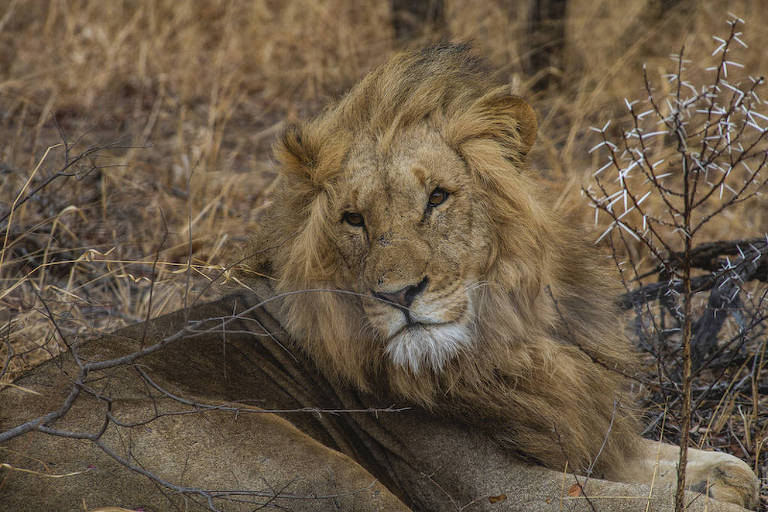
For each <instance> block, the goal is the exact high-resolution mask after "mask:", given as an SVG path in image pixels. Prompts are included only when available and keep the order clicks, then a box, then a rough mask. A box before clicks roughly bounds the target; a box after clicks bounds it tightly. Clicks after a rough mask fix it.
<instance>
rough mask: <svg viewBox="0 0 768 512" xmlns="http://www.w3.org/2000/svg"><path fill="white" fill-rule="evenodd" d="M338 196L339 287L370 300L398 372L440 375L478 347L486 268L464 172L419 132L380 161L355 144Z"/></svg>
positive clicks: (482, 233)
mask: <svg viewBox="0 0 768 512" xmlns="http://www.w3.org/2000/svg"><path fill="white" fill-rule="evenodd" d="M336 189H337V190H339V191H340V192H339V194H338V197H337V198H336V201H334V202H333V203H332V206H331V211H332V212H334V213H332V215H334V214H335V216H336V222H335V223H334V224H333V230H334V239H335V240H334V242H335V245H336V247H337V250H338V252H339V254H340V256H341V258H340V260H341V262H342V265H343V266H344V267H345V272H343V275H344V278H343V279H344V281H345V282H341V283H337V284H338V285H341V286H344V287H347V288H349V289H352V290H354V291H355V292H357V293H359V294H361V295H362V296H363V299H362V300H361V305H362V310H363V312H364V314H365V316H366V317H367V318H366V320H367V322H368V323H369V324H370V326H372V327H373V329H374V331H375V332H376V333H377V334H378V337H379V339H380V341H381V342H383V343H384V344H385V345H386V353H387V354H388V355H389V356H390V357H391V358H392V360H393V361H394V362H395V364H397V365H400V366H404V367H410V368H411V369H412V370H414V371H418V370H419V368H420V367H421V366H422V365H423V364H427V365H429V366H431V367H433V368H435V369H439V368H441V367H442V366H443V365H444V363H445V362H446V361H447V360H449V359H451V358H452V357H453V356H454V355H455V354H456V353H457V352H458V351H459V350H461V349H462V348H463V347H466V346H468V345H469V344H470V343H471V340H472V337H473V325H472V324H473V318H474V313H475V311H474V306H473V302H472V293H471V291H472V289H473V287H475V286H476V285H477V284H478V281H479V279H480V276H481V275H482V273H483V271H484V268H485V265H486V264H487V259H488V243H487V239H488V237H489V234H488V232H487V229H484V228H483V226H484V225H485V223H484V222H479V221H475V220H476V219H475V218H476V216H477V214H476V212H475V211H474V210H475V209H474V206H473V203H474V202H475V199H476V198H473V196H472V193H471V191H472V189H473V187H472V176H471V174H470V172H469V170H468V169H467V166H466V164H465V163H464V162H463V161H462V159H461V158H459V155H458V154H457V153H456V152H455V151H453V150H452V149H451V148H449V147H448V146H447V145H446V144H445V142H444V141H443V140H442V139H441V137H440V136H439V135H438V134H437V133H436V132H434V131H431V130H429V129H428V128H426V127H419V128H414V129H412V130H409V131H407V132H405V133H402V134H400V135H399V136H398V137H397V138H396V139H395V140H393V141H392V143H391V144H389V145H388V147H387V148H386V149H385V150H383V151H382V148H381V146H380V144H377V143H376V142H375V141H373V140H368V139H365V138H363V139H361V140H357V141H355V143H354V145H353V147H352V149H351V151H350V153H349V155H348V159H347V162H346V168H345V170H344V172H343V173H342V174H341V177H340V178H339V183H338V184H337V186H336ZM473 221H475V222H473Z"/></svg>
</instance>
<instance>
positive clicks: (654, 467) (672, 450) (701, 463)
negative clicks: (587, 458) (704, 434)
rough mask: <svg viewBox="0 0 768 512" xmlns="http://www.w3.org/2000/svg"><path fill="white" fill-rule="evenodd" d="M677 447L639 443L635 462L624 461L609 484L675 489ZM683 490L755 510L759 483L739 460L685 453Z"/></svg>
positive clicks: (708, 453) (718, 454) (716, 454)
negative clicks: (623, 464) (619, 482)
mask: <svg viewBox="0 0 768 512" xmlns="http://www.w3.org/2000/svg"><path fill="white" fill-rule="evenodd" d="M679 450H680V449H679V448H678V447H677V446H674V445H671V444H667V443H659V442H656V441H651V440H648V439H643V440H642V441H641V449H640V450H639V455H638V459H639V460H636V459H633V460H629V461H627V463H626V464H625V466H624V467H623V468H621V469H619V470H618V471H615V472H614V473H613V474H610V475H606V477H607V478H608V479H610V480H618V481H623V482H637V483H645V484H649V483H652V482H653V483H654V485H671V486H675V485H676V482H677V462H678V457H679ZM686 482H687V487H688V488H689V489H690V490H692V491H697V492H701V493H705V494H708V495H709V496H711V497H712V498H714V499H716V500H718V501H724V502H727V503H735V504H737V505H741V506H742V507H746V508H749V509H752V510H754V509H756V508H757V505H758V500H759V489H760V481H759V480H758V478H757V476H756V475H755V473H754V472H753V471H752V469H751V468H750V467H749V466H748V465H747V464H746V463H745V462H744V461H742V460H741V459H738V458H736V457H734V456H733V455H729V454H727V453H722V452H713V451H704V450H696V449H693V448H690V449H689V450H688V466H687V472H686Z"/></svg>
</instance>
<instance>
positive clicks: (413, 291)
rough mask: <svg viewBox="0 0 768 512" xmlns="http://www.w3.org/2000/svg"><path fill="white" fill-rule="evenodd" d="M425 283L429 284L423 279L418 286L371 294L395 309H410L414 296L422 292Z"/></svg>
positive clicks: (427, 280)
mask: <svg viewBox="0 0 768 512" xmlns="http://www.w3.org/2000/svg"><path fill="white" fill-rule="evenodd" d="M427 283H429V278H428V277H424V279H422V280H421V281H420V282H419V283H418V284H411V285H408V286H406V287H405V288H402V289H400V290H397V291H396V292H386V293H385V292H373V296H374V297H376V298H377V299H381V300H384V301H386V302H389V303H390V304H391V305H393V306H395V307H399V308H402V309H407V308H409V307H411V304H413V301H414V299H415V298H416V296H417V295H418V294H420V293H421V292H423V291H424V288H426V287H427Z"/></svg>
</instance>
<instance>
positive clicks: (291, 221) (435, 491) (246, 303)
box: [0, 46, 757, 512]
mask: <svg viewBox="0 0 768 512" xmlns="http://www.w3.org/2000/svg"><path fill="white" fill-rule="evenodd" d="M535 128H536V122H535V118H534V116H533V113H532V111H531V109H530V107H528V106H527V105H526V104H525V103H524V102H523V101H522V100H520V99H519V98H516V97H514V96H510V95H509V93H508V91H507V90H506V88H505V87H502V86H500V85H498V83H497V82H494V81H493V80H492V79H491V78H489V77H488V76H487V75H486V74H485V73H484V72H483V70H482V69H481V66H480V64H479V63H478V62H477V61H476V60H474V59H472V58H471V57H469V56H468V53H467V49H466V48H465V47H462V46H441V47H437V48H433V49H429V50H424V51H422V52H419V53H406V54H402V55H399V56H397V57H395V58H394V59H393V60H392V61H390V62H389V63H387V64H385V65H384V66H383V67H381V68H379V69H377V70H376V71H374V72H373V73H372V74H371V75H369V76H368V77H367V78H365V79H364V80H363V82H362V83H361V84H359V85H358V86H357V87H355V88H354V89H353V90H352V91H351V92H350V93H349V94H348V95H347V96H346V97H345V98H344V99H343V100H341V102H340V103H339V104H338V105H336V106H335V107H333V108H331V109H330V110H328V111H326V112H325V113H323V114H321V115H320V116H319V117H318V118H317V119H315V120H314V121H311V122H309V123H307V124H305V125H301V126H295V127H292V128H290V129H288V130H287V131H286V133H285V135H284V137H283V138H282V140H281V141H280V142H279V143H278V145H277V155H278V158H279V160H280V162H281V176H280V178H279V183H278V185H277V187H276V195H275V197H274V201H273V203H272V205H271V206H269V207H267V208H266V210H265V211H264V212H263V215H262V218H261V222H260V228H259V230H258V232H257V233H256V236H255V239H254V243H253V244H252V246H251V247H250V249H249V250H248V251H247V255H246V256H247V257H246V259H245V261H244V262H243V263H244V264H243V267H244V268H243V270H245V271H246V272H247V271H249V270H250V271H252V272H253V271H255V272H258V273H260V274H267V275H269V276H271V277H272V278H273V280H272V281H271V283H272V284H270V281H269V280H266V279H263V278H261V277H259V278H258V279H252V280H251V281H250V285H251V287H252V288H253V290H252V291H251V292H246V291H245V290H242V289H241V290H238V291H237V292H236V293H234V294H232V295H229V296H227V297H224V298H222V299H220V300H218V301H216V302H212V303H209V304H205V305H198V306H195V307H189V308H188V309H185V310H184V311H179V312H176V313H173V314H170V315H166V316H164V317H160V318H157V319H154V320H152V321H149V322H146V323H145V324H139V325H137V326H134V327H131V328H127V329H125V330H122V331H120V332H117V333H114V334H112V335H109V336H105V337H104V338H101V339H97V340H91V341H89V342H88V343H82V344H79V343H73V344H72V345H71V346H72V352H70V353H67V354H63V355H62V356H60V357H59V358H57V359H55V360H52V361H49V362H47V363H45V364H43V365H41V366H40V367H38V368H35V369H34V370H32V371H31V372H29V373H28V374H26V375H24V376H23V377H22V378H20V379H19V380H18V381H17V382H16V383H15V385H14V386H13V387H10V388H6V389H2V390H0V443H2V445H0V457H2V458H0V462H1V463H2V467H0V471H3V473H2V474H0V509H3V510H14V511H19V512H26V511H30V512H32V511H38V510H81V509H85V508H88V509H89V510H93V509H94V508H96V507H99V506H107V505H120V506H122V507H125V508H128V509H139V508H141V509H142V510H148V511H150V510H152V511H155V510H157V511H159V510H199V509H209V510H227V511H241V510H242V511H245V510H254V509H258V508H265V507H276V508H281V509H288V510H295V511H307V512H310V511H312V512H314V511H317V510H357V511H361V512H378V511H383V510H385V511H388V512H389V511H403V512H405V511H407V510H418V511H421V510H432V511H443V510H456V511H459V510H461V511H465V512H469V511H488V512H499V511H506V512H529V511H532V510H535V511H540V510H546V511H552V512H554V511H562V510H569V511H579V512H582V511H583V512H587V511H591V512H594V511H595V510H600V511H601V512H648V511H655V512H671V511H672V510H673V508H674V507H673V499H672V497H673V496H672V487H671V486H670V485H669V484H672V485H674V479H675V461H676V457H677V455H676V451H677V450H676V448H675V447H673V446H669V445H660V444H655V443H651V442H645V441H643V440H641V439H640V438H639V436H637V434H635V430H634V428H635V421H634V419H633V415H632V413H631V411H630V410H629V409H628V406H629V400H628V399H627V398H623V397H622V393H623V387H624V383H623V374H624V373H626V372H628V371H631V366H632V359H633V355H632V354H633V353H632V351H631V349H630V348H629V346H628V345H627V342H626V341H625V340H624V339H623V338H622V336H621V335H620V334H619V333H620V331H621V327H620V326H619V325H618V322H616V321H615V318H616V311H615V309H614V306H613V301H612V297H613V294H614V293H615V292H614V290H613V289H612V287H611V286H610V285H608V284H606V283H609V282H610V280H611V279H610V275H609V274H608V273H606V272H605V271H604V270H602V269H601V268H600V266H599V265H598V264H597V263H596V261H597V260H598V257H597V256H596V254H595V253H594V251H593V250H592V249H590V248H589V247H588V246H587V244H585V243H583V242H582V241H580V240H579V237H578V236H577V235H576V234H575V233H574V232H573V230H571V229H567V228H566V227H565V226H563V224H562V221H561V220H560V219H558V218H557V217H556V216H555V215H554V214H553V213H552V212H550V211H549V209H548V208H547V206H546V204H545V203H544V202H542V201H541V200H540V199H538V198H537V196H536V193H535V185H534V183H533V181H532V180H531V179H529V178H528V177H527V175H526V171H525V169H524V166H523V160H524V157H525V154H526V152H527V151H528V149H529V148H530V146H531V144H532V143H533V140H534V134H535ZM244 275H249V276H253V274H244ZM274 287H276V288H277V289H278V290H277V291H279V292H282V293H278V294H275V290H274V289H273V288H274ZM281 302H282V303H281ZM283 327H286V328H287V330H288V331H289V333H286V332H285V330H284V329H283ZM288 334H291V336H289V335H288ZM406 401H409V402H411V403H415V404H419V405H421V406H423V407H424V408H426V409H429V410H431V411H432V412H431V413H427V412H425V411H424V410H423V409H422V408H421V407H410V408H408V409H407V410H402V409H400V408H396V410H397V412H392V411H391V410H389V411H381V409H382V408H385V409H387V408H388V406H390V405H392V404H396V405H398V406H402V405H407V404H404V403H403V402H406ZM256 405H257V406H258V408H257V407H255V406H256ZM267 411H272V413H267ZM337 411H344V412H343V413H341V414H335V413H332V412H337ZM308 412H312V413H311V414H310V413H308ZM475 427H478V428H475ZM488 434H490V435H488ZM6 438H7V439H9V441H8V442H3V440H4V439H6ZM492 438H495V440H498V441H500V443H498V442H496V441H495V440H493V439H492ZM657 451H658V452H659V457H658V462H659V467H658V471H657V474H656V477H655V478H654V477H653V476H652V475H653V473H654V464H655V462H656V460H657ZM521 456H522V457H524V458H525V459H527V460H526V461H521V460H520V457H521ZM533 463H538V464H533ZM566 463H567V465H568V468H569V469H570V470H571V471H577V472H585V473H587V472H588V473H590V474H591V478H589V479H584V478H579V479H578V481H575V479H576V477H575V476H574V475H572V474H570V473H569V472H566V471H564V470H563V469H564V467H565V465H566ZM126 466H127V467H129V468H131V469H132V471H129V470H128V469H126ZM543 466H548V467H549V468H553V469H554V470H552V469H547V468H545V467H543ZM51 476H55V477H56V478H50V477H51ZM597 476H603V477H605V478H607V479H611V480H615V481H619V482H620V481H624V482H636V483H633V484H628V483H618V482H609V481H607V480H600V479H598V478H596V477H597ZM688 478H689V480H688V481H689V482H691V483H692V487H693V489H694V490H697V491H700V492H704V491H709V494H710V495H711V496H713V497H714V498H717V499H719V500H724V501H728V502H731V503H720V502H718V501H716V500H709V499H707V498H702V497H701V496H700V495H698V494H695V493H689V494H688V499H689V501H690V510H691V512H694V511H696V512H704V511H707V512H736V511H737V510H743V509H742V508H741V507H737V506H736V505H734V504H733V503H736V504H741V505H744V506H748V507H754V506H755V504H756V489H757V481H756V479H755V476H754V474H753V473H752V472H751V471H750V469H749V468H748V467H747V466H746V465H745V464H744V463H743V462H741V461H739V460H738V459H736V458H734V457H732V456H730V455H725V454H719V453H707V452H701V451H696V450H692V452H691V461H690V462H689V472H688ZM587 480H588V481H587ZM648 484H650V485H648ZM697 498H700V499H697Z"/></svg>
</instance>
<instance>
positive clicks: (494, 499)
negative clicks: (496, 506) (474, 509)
mask: <svg viewBox="0 0 768 512" xmlns="http://www.w3.org/2000/svg"><path fill="white" fill-rule="evenodd" d="M506 499H507V495H506V494H499V495H498V496H488V501H490V502H491V503H498V502H500V501H504V500H506Z"/></svg>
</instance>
